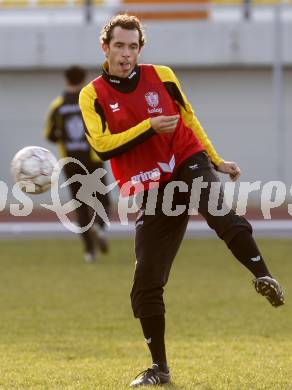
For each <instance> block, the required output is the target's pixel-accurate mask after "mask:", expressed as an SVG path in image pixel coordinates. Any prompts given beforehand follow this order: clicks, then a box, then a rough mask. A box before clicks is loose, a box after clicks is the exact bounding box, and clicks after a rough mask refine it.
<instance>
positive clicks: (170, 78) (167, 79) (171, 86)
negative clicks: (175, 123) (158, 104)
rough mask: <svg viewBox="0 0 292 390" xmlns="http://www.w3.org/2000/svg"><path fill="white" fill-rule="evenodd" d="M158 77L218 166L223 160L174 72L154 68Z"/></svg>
mask: <svg viewBox="0 0 292 390" xmlns="http://www.w3.org/2000/svg"><path fill="white" fill-rule="evenodd" d="M154 68H155V70H156V72H157V74H158V76H159V77H160V79H161V81H162V82H163V83H164V85H165V87H166V89H167V90H168V92H169V93H171V95H172V97H173V98H174V99H175V101H176V103H177V104H178V106H179V109H180V114H181V116H182V119H183V121H184V123H185V124H186V126H188V127H189V128H191V129H192V130H193V132H194V134H195V135H196V137H197V138H198V139H199V140H200V142H201V143H202V145H203V146H204V147H205V149H206V151H207V153H208V155H209V157H210V159H211V161H212V162H213V163H214V164H215V165H216V166H218V165H219V164H220V163H221V162H222V161H223V159H222V158H221V157H219V155H218V153H217V152H216V150H215V148H214V146H213V145H212V143H211V141H210V140H209V138H208V135H207V134H206V132H205V131H204V129H203V127H202V126H201V124H200V122H199V120H198V118H197V117H196V115H195V114H194V111H193V109H192V107H191V105H190V103H189V102H188V100H187V98H186V96H185V94H184V93H183V91H182V89H181V86H180V83H179V81H178V79H177V78H176V76H175V74H174V72H173V71H172V70H171V69H170V68H169V67H167V66H157V65H155V66H154Z"/></svg>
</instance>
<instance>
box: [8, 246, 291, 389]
mask: <svg viewBox="0 0 292 390" xmlns="http://www.w3.org/2000/svg"><path fill="white" fill-rule="evenodd" d="M0 244H1V257H0V267H1V277H0V313H1V317H0V321H1V322H0V389H8V390H11V389H21V390H24V389H40V390H43V389H48V390H58V389H84V390H85V389H86V390H89V389H98V390H99V389H114V390H120V389H126V388H127V387H128V384H129V382H130V381H131V380H132V379H133V377H134V376H135V375H136V374H137V373H138V372H139V371H140V370H142V369H144V368H147V366H148V365H149V364H150V358H149V354H148V350H147V347H146V345H144V341H143V337H142V334H141V330H140V326H139V322H138V321H137V320H135V319H134V318H133V317H132V312H131V307H130V300H129V292H130V289H131V281H132V275H133V268H134V257H133V242H132V240H114V241H112V248H111V253H110V255H109V256H104V257H102V258H101V260H100V262H99V263H98V264H89V265H88V264H84V263H83V260H82V252H81V244H80V242H79V241H78V240H72V241H69V240H64V241H63V240H43V241H39V240H38V241H30V240H23V241H1V243H0ZM259 245H260V247H261V248H262V252H263V254H264V256H265V258H266V259H267V262H268V263H269V266H270V268H271V269H272V271H273V273H274V274H275V275H276V276H277V277H278V278H279V279H280V280H281V282H282V284H283V285H284V288H285V292H286V302H287V303H286V305H285V306H284V307H282V308H279V309H274V308H272V307H271V306H270V305H269V303H268V302H267V301H266V300H265V299H264V298H263V297H261V296H258V295H257V294H256V293H255V291H254V289H253V287H252V285H251V280H252V275H251V274H249V272H248V271H246V270H245V269H244V268H243V267H242V266H241V265H240V264H239V263H237V261H234V260H233V258H232V256H231V255H230V253H229V251H228V250H226V249H225V247H224V245H223V243H222V242H221V241H219V240H185V241H184V243H183V245H182V248H181V250H180V252H179V254H178V256H177V258H176V260H175V263H174V266H173V269H172V272H171V276H170V280H169V283H168V286H167V287H166V294H165V298H166V303H167V334H166V336H167V351H168V359H169V364H170V367H171V370H172V374H173V382H172V385H170V386H167V387H166V388H167V389H170V390H175V389H195V390H196V389H204V390H207V389H208V390H211V389H214V390H217V389H224V390H226V389H232V390H233V389H238V390H243V389H246V390H253V389H269V390H271V389H272V390H273V389H279V390H286V389H292V337H291V335H292V332H291V329H292V311H291V305H290V302H291V301H290V297H291V282H290V279H291V276H290V275H291V273H292V262H291V247H292V241H289V240H260V241H259Z"/></svg>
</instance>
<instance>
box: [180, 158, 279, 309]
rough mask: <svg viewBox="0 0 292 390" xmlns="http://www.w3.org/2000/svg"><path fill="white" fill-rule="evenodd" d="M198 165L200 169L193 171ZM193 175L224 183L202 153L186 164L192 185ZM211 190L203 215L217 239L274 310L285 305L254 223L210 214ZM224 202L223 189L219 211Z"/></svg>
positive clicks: (204, 198)
mask: <svg viewBox="0 0 292 390" xmlns="http://www.w3.org/2000/svg"><path fill="white" fill-rule="evenodd" d="M195 164H196V167H197V169H196V170H193V169H191V168H190V167H193V166H194V165H195ZM190 175H191V176H192V177H193V179H195V178H196V177H200V176H202V177H203V181H204V182H206V183H212V182H220V179H219V177H218V175H217V173H216V171H215V170H214V168H213V167H212V165H211V163H210V160H209V158H208V157H207V156H206V155H205V154H204V153H200V154H198V155H195V156H193V158H192V159H191V161H188V163H187V164H184V167H183V177H185V178H187V180H188V181H189V177H190ZM210 188H211V185H210V184H209V185H208V187H207V188H203V189H202V191H201V197H200V204H199V213H200V214H201V215H203V216H204V218H205V219H206V221H207V223H208V225H209V226H210V227H211V229H213V230H215V232H216V233H217V235H218V236H219V237H220V238H221V239H222V240H224V241H225V243H226V245H227V246H228V248H229V249H230V250H231V252H232V253H233V255H234V256H235V257H236V258H237V259H238V260H239V261H240V262H241V263H242V264H243V265H244V266H245V267H246V268H248V269H249V270H250V271H251V272H252V273H253V274H254V276H255V277H256V279H255V287H256V290H257V291H258V292H259V293H261V294H262V295H264V296H266V298H267V299H268V300H269V301H270V303H271V304H272V305H273V306H279V305H281V304H283V303H284V298H283V292H282V289H281V287H280V286H279V284H278V282H277V281H276V280H275V279H273V278H272V276H271V273H270V271H269V270H268V267H267V265H266V263H265V261H264V259H263V256H262V254H261V252H260V250H259V248H258V246H257V244H256V242H255V240H254V238H253V236H252V227H251V225H250V223H249V222H248V221H247V220H246V219H245V218H244V217H242V216H238V215H237V214H235V212H234V210H230V211H229V212H228V213H227V214H226V215H223V216H217V215H212V213H211V212H210V211H209V201H210V198H211V196H210ZM223 201H224V194H223V189H222V187H221V191H220V195H219V201H218V210H220V209H221V208H222V205H223Z"/></svg>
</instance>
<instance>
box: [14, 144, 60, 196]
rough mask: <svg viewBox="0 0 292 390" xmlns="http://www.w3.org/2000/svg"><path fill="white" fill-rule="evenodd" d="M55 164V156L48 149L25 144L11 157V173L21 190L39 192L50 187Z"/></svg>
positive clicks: (30, 192)
mask: <svg viewBox="0 0 292 390" xmlns="http://www.w3.org/2000/svg"><path fill="white" fill-rule="evenodd" d="M56 164H57V159H56V157H55V156H54V155H53V154H52V153H51V152H50V151H49V150H48V149H45V148H41V147H40V146H27V147H25V148H23V149H21V150H19V151H18V152H17V153H16V155H15V156H14V157H13V159H12V162H11V174H12V177H13V180H14V181H15V183H17V184H18V185H19V187H20V188H21V190H22V191H23V192H26V193H28V194H41V193H43V192H45V191H48V190H49V189H50V187H51V185H52V182H51V176H52V173H53V170H54V167H55V166H56Z"/></svg>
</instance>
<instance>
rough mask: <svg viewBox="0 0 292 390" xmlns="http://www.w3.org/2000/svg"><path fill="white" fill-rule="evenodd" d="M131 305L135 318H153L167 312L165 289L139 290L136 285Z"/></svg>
mask: <svg viewBox="0 0 292 390" xmlns="http://www.w3.org/2000/svg"><path fill="white" fill-rule="evenodd" d="M131 304H132V310H133V313H134V316H135V317H137V318H145V317H152V316H155V315H160V314H163V313H164V312H165V307H164V302H163V288H162V287H155V288H149V289H142V288H138V286H137V283H134V285H133V288H132V291H131Z"/></svg>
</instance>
